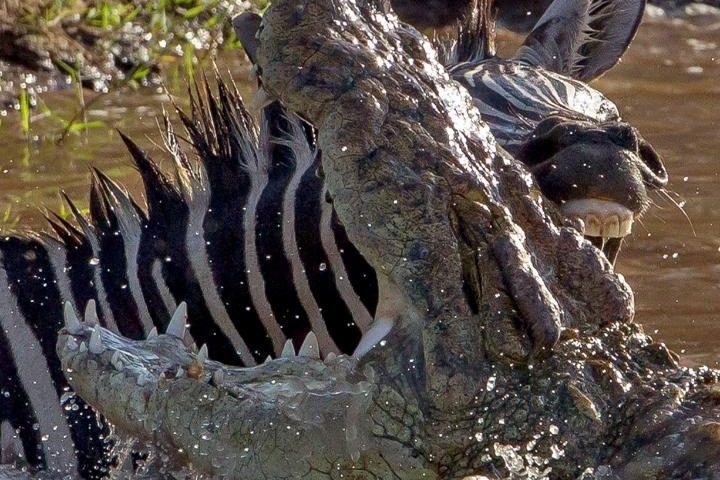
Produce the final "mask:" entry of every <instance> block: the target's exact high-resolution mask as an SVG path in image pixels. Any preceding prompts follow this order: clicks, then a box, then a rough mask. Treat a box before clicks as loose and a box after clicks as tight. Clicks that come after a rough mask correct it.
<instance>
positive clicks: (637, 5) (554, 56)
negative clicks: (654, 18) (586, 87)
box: [515, 0, 646, 82]
mask: <svg viewBox="0 0 720 480" xmlns="http://www.w3.org/2000/svg"><path fill="white" fill-rule="evenodd" d="M645 3H646V0H555V1H554V2H553V3H552V4H551V5H550V6H549V7H548V9H547V10H546V11H545V13H544V14H543V16H542V17H540V20H538V22H537V23H536V24H535V27H534V28H533V30H532V32H530V35H529V36H528V37H527V39H526V40H525V43H524V44H523V46H522V47H520V49H519V50H518V51H517V53H516V54H515V59H516V60H519V61H523V62H527V63H530V64H531V65H537V66H539V67H543V68H546V69H548V70H552V71H554V72H557V73H560V74H563V75H568V76H571V77H573V78H576V79H578V80H582V81H585V82H588V81H590V80H593V79H595V78H597V77H599V76H600V75H602V74H603V73H605V72H606V71H607V70H609V69H610V68H612V67H613V66H614V65H615V64H616V63H617V62H618V61H620V57H622V55H623V53H625V50H627V48H628V46H629V45H630V42H631V41H632V39H633V38H634V37H635V33H636V32H637V29H638V27H639V26H640V20H641V19H642V16H643V12H644V11H645Z"/></svg>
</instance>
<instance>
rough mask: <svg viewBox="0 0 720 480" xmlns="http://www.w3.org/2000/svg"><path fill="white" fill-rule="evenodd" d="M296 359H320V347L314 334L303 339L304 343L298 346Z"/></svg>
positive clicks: (309, 334)
mask: <svg viewBox="0 0 720 480" xmlns="http://www.w3.org/2000/svg"><path fill="white" fill-rule="evenodd" d="M298 357H309V358H317V359H320V347H319V346H318V339H317V336H316V335H315V333H313V332H310V333H308V334H307V337H305V341H304V342H303V343H302V345H301V346H300V351H299V352H298Z"/></svg>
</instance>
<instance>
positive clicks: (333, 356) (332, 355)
mask: <svg viewBox="0 0 720 480" xmlns="http://www.w3.org/2000/svg"><path fill="white" fill-rule="evenodd" d="M336 358H337V355H336V354H335V352H329V353H328V354H327V355H325V361H326V362H332V361H333V360H335V359H336Z"/></svg>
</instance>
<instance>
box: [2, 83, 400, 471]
mask: <svg viewBox="0 0 720 480" xmlns="http://www.w3.org/2000/svg"><path fill="white" fill-rule="evenodd" d="M218 89H219V90H218V96H217V98H215V97H212V96H206V97H205V96H202V95H200V94H199V93H198V94H196V95H195V96H194V97H193V99H192V112H193V116H192V117H189V116H187V115H185V114H184V113H182V112H179V116H180V118H181V120H182V124H183V127H184V129H185V135H186V136H187V138H189V139H190V144H191V148H190V150H189V151H187V152H186V151H184V150H183V149H181V148H180V143H179V140H178V136H177V135H176V134H175V132H174V130H173V127H172V125H171V124H170V122H169V121H167V120H166V124H165V127H166V128H165V133H164V142H165V146H166V149H167V151H168V153H169V157H170V159H171V168H170V169H169V173H165V172H164V171H162V170H161V169H160V168H159V167H158V164H157V163H155V162H154V161H153V160H151V159H150V158H149V157H147V156H146V155H145V153H144V152H143V151H141V150H140V149H139V148H138V146H137V145H135V144H134V143H133V142H132V141H130V140H129V139H127V138H124V140H125V141H126V143H127V146H128V148H129V150H130V153H131V155H132V157H133V160H134V162H135V165H136V166H137V168H138V170H139V172H140V174H141V176H142V179H143V182H144V186H145V198H146V201H147V207H146V208H143V207H141V206H140V205H139V204H138V203H137V202H136V201H135V200H134V199H133V198H132V197H131V196H130V195H129V194H128V193H127V191H126V190H125V189H124V188H122V187H121V186H120V185H118V184H116V183H115V182H113V181H112V180H111V179H109V178H108V177H107V176H105V175H104V174H103V173H101V172H99V171H95V172H93V178H92V187H91V192H90V214H89V215H88V216H85V215H83V214H82V213H81V210H80V209H79V208H78V207H77V206H76V205H75V204H74V203H73V202H72V201H70V199H67V202H68V205H69V206H70V211H71V212H72V215H73V217H74V220H75V223H71V222H70V221H69V220H67V219H63V218H60V217H58V216H54V217H53V218H50V225H51V227H52V230H53V233H52V234H46V233H43V234H30V235H16V236H9V237H5V238H4V239H2V240H0V322H1V324H2V330H0V374H1V375H2V377H0V426H2V428H0V458H1V459H2V460H3V461H12V460H19V461H21V462H22V463H23V464H26V465H28V466H29V467H30V468H32V469H47V470H49V471H52V472H56V473H58V474H61V475H70V476H71V477H77V476H81V477H83V478H101V477H103V476H105V475H106V474H107V471H108V468H109V467H110V464H111V461H112V455H111V453H110V452H111V449H112V448H113V445H112V444H111V443H110V442H108V441H107V440H106V438H107V436H108V433H109V431H108V429H107V427H106V426H104V425H102V423H99V419H97V418H96V416H95V414H94V412H93V411H92V410H91V409H90V408H89V407H88V406H87V405H85V404H84V403H83V402H82V401H81V400H80V399H78V398H75V397H73V396H72V395H71V394H70V393H69V392H68V385H67V381H66V379H65V376H64V372H62V370H61V368H60V364H59V361H58V358H57V355H56V353H55V344H56V340H57V331H58V330H59V328H60V327H61V325H62V321H63V320H62V319H63V311H62V305H63V302H64V301H69V302H70V303H71V305H72V307H73V308H74V310H75V312H76V314H78V315H81V314H82V312H83V311H84V310H85V308H86V305H88V302H90V300H93V301H94V303H93V305H94V306H95V307H96V308H97V318H98V321H99V323H100V324H101V325H103V326H105V327H107V328H110V329H112V330H115V331H117V332H119V333H121V334H123V335H125V336H127V337H130V338H135V339H139V338H144V337H145V336H146V335H147V334H148V333H149V332H150V331H151V330H152V329H153V328H157V329H158V330H161V331H164V329H165V328H166V326H167V323H168V321H169V319H170V316H171V315H172V313H173V311H174V309H175V307H176V306H177V305H178V304H180V302H186V304H187V307H188V313H189V315H190V316H191V318H193V323H192V325H191V326H190V328H189V335H188V337H187V339H186V340H187V341H188V342H194V343H195V344H196V345H201V344H207V345H208V347H209V351H210V352H211V353H212V357H213V358H214V359H215V360H218V361H222V362H223V363H228V364H235V365H241V366H251V365H256V364H258V363H261V362H262V361H264V359H265V358H266V357H268V356H270V357H277V356H279V355H280V354H281V353H282V350H283V348H286V344H287V343H288V342H289V343H290V344H291V345H292V346H293V350H295V351H297V350H298V349H299V348H300V347H301V344H302V343H303V341H304V340H305V338H306V337H307V335H308V333H309V332H310V331H312V332H313V333H314V334H315V336H316V337H317V339H318V344H319V348H320V352H321V354H322V355H326V354H328V353H330V352H334V353H346V354H352V353H353V352H354V351H355V350H356V348H357V347H358V345H360V346H361V350H362V351H366V350H367V349H368V348H370V347H371V346H372V343H374V342H376V341H378V340H379V338H381V337H382V335H379V334H378V332H381V333H382V334H385V333H387V331H388V330H389V326H388V324H387V322H386V321H385V322H380V324H379V327H378V326H376V327H374V328H373V327H372V323H373V315H374V314H375V310H376V306H377V303H378V286H377V280H376V277H375V273H374V271H373V270H372V268H371V267H370V266H369V265H368V264H367V262H366V261H365V260H364V259H363V257H362V255H361V254H360V253H359V252H358V251H357V249H356V248H355V247H354V246H353V245H352V243H351V242H350V241H349V239H348V238H347V235H346V233H345V231H344V228H343V227H342V225H341V224H340V222H339V221H338V219H337V216H336V214H335V212H334V209H333V206H332V201H331V199H330V198H329V196H328V194H327V190H326V188H325V185H324V182H323V179H322V177H321V174H320V171H319V167H320V155H319V152H318V151H317V149H316V148H315V145H314V138H313V133H312V129H310V128H309V127H308V126H306V125H304V124H303V123H302V121H301V120H299V119H298V118H297V117H294V116H290V115H287V114H286V113H285V112H284V111H283V110H282V109H281V108H280V107H278V106H277V105H274V106H271V107H269V108H268V109H266V111H265V112H264V114H263V119H262V121H261V125H260V127H258V126H256V124H255V122H254V120H253V119H252V117H251V116H250V114H249V113H248V112H247V111H246V110H245V109H244V106H243V105H242V102H241V100H240V98H239V95H238V94H237V92H236V91H235V90H234V89H232V88H229V87H228V86H226V85H224V84H223V83H222V82H220V83H219V85H218ZM219 99H221V100H219ZM366 334H367V335H366Z"/></svg>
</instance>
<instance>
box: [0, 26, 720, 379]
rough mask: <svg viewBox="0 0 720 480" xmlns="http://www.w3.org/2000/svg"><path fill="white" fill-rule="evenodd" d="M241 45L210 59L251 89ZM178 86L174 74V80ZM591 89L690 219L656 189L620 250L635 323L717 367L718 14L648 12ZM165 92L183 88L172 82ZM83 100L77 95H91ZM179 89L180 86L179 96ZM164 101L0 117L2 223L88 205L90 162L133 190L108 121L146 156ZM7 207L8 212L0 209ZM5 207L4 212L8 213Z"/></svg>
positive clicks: (691, 359)
mask: <svg viewBox="0 0 720 480" xmlns="http://www.w3.org/2000/svg"><path fill="white" fill-rule="evenodd" d="M239 57H240V54H239V53H236V54H232V55H227V56H226V57H223V58H221V59H220V60H219V63H220V64H222V65H223V68H224V69H225V68H227V69H229V70H230V71H231V72H232V73H233V76H234V77H235V78H236V79H238V81H240V82H241V89H242V90H243V93H244V94H250V93H251V88H252V87H251V84H250V82H247V81H246V79H247V76H248V75H247V74H248V71H247V66H245V65H243V64H242V63H241V62H240V61H239V60H238V58H239ZM171 83H178V82H171ZM597 86H598V87H599V88H600V89H601V90H602V91H603V92H605V93H606V94H607V95H608V96H609V97H610V98H612V99H613V100H615V101H616V102H617V103H618V104H619V105H620V108H621V111H622V112H623V114H624V116H625V117H626V119H628V120H629V121H630V122H632V123H633V124H634V125H636V126H637V127H638V128H639V129H640V130H641V132H642V133H643V135H644V136H645V137H646V138H647V139H648V140H650V141H651V142H652V143H653V145H655V147H656V148H657V149H658V150H659V151H660V152H661V153H662V155H663V156H664V158H665V161H666V163H667V166H668V170H669V171H670V174H671V178H672V181H671V185H670V189H671V190H672V192H674V193H673V196H674V198H675V200H676V202H677V203H679V204H680V205H682V208H683V210H684V212H685V214H687V217H689V220H688V219H687V218H686V217H685V214H683V213H682V212H681V210H680V209H679V208H678V207H676V206H674V205H673V204H671V203H670V202H669V201H667V200H666V199H663V198H661V197H660V196H656V197H655V203H656V204H657V206H656V207H654V208H652V209H651V211H650V212H648V213H647V214H646V215H645V216H644V218H643V219H642V223H641V224H638V223H636V224H635V228H634V234H633V236H632V238H630V239H629V241H627V242H626V245H625V247H624V249H623V252H622V253H621V256H620V261H619V264H618V265H617V270H618V271H620V272H621V273H622V274H623V275H625V277H626V278H627V280H628V281H629V283H630V284H631V285H632V287H633V290H634V292H635V301H636V307H637V316H636V319H637V321H639V322H641V323H642V324H643V325H644V326H645V328H646V330H647V331H648V332H650V333H652V334H653V336H654V337H655V338H656V339H658V340H661V341H664V342H666V343H667V344H668V345H669V346H670V347H671V348H673V349H674V350H676V351H678V352H682V353H683V354H684V363H686V364H688V365H694V364H700V363H704V364H710V365H712V366H715V367H718V366H720V134H719V133H718V130H719V129H720V17H697V18H693V19H690V20H682V21H680V20H667V19H662V20H658V19H653V20H648V21H646V22H645V23H644V24H643V26H642V27H641V30H640V33H639V35H638V38H637V39H636V41H635V43H634V44H633V46H632V48H631V49H630V51H629V53H628V54H627V55H626V57H625V59H624V61H623V62H622V63H621V64H620V65H619V66H618V67H617V68H616V69H615V70H613V71H612V72H611V73H610V74H608V75H607V76H605V77H604V78H603V79H601V80H600V81H599V82H598V83H597ZM171 89H172V90H174V91H176V92H182V91H183V89H182V87H181V86H180V85H171ZM74 95H75V92H73V91H72V90H67V91H61V92H55V93H50V94H46V95H45V96H44V97H43V98H44V101H45V102H46V103H47V104H48V105H49V106H50V107H51V108H52V110H53V115H55V116H56V117H64V118H69V117H71V116H72V115H73V112H74V109H75V107H76V104H77V103H76V100H75V96H74ZM90 98H91V97H90V96H88V97H86V101H88V100H90ZM186 98H187V95H185V94H182V93H181V94H179V95H178V99H179V102H180V103H184V102H185V99H186ZM164 103H165V104H167V97H166V96H165V95H164V94H163V93H162V92H161V91H157V90H142V91H123V92H115V93H112V94H109V95H106V96H103V97H102V98H100V99H98V100H97V101H96V102H95V103H94V104H93V105H92V107H91V108H90V111H89V112H88V117H89V120H101V121H103V122H104V123H105V127H104V128H96V129H91V130H89V131H88V132H87V133H85V134H82V135H75V136H72V137H70V138H68V140H67V141H65V142H64V144H63V145H62V146H57V145H55V142H54V139H55V138H56V137H57V135H58V133H59V132H60V131H61V130H62V127H61V125H60V121H58V120H57V118H53V116H48V115H47V114H43V113H42V112H40V111H36V112H35V118H33V122H32V129H31V134H30V137H31V138H30V141H29V142H28V141H27V140H26V139H25V137H24V136H23V135H22V134H21V133H20V128H19V125H18V123H17V117H18V116H17V114H16V113H15V112H6V113H5V114H4V115H2V116H0V122H2V123H1V124H0V221H2V222H4V223H5V229H6V230H7V229H8V227H9V226H11V225H12V224H13V221H12V220H3V217H5V216H9V217H12V218H17V219H18V221H17V223H16V224H15V226H14V228H15V229H20V230H22V229H30V228H40V227H41V226H43V215H42V211H41V208H43V207H49V208H52V209H57V208H58V206H59V205H60V200H59V196H58V190H59V188H62V189H64V190H65V191H66V192H67V193H68V194H69V195H70V197H71V198H73V199H76V200H78V201H79V203H80V204H81V205H87V202H86V199H87V191H88V178H89V173H88V172H89V171H88V168H89V166H91V165H93V166H96V167H99V168H101V169H103V170H104V171H105V172H106V173H108V174H109V175H110V176H111V177H112V178H115V179H117V180H119V181H121V182H122V183H124V184H125V185H126V186H127V187H128V188H129V190H130V191H132V192H139V191H140V183H139V178H138V176H137V174H136V172H135V171H134V170H133V168H132V167H131V166H130V164H129V158H128V155H127V154H126V153H125V150H124V147H123V145H122V143H121V141H120V138H119V137H118V135H117V133H116V132H115V131H114V128H118V129H120V130H122V131H124V132H126V133H128V134H129V135H131V136H132V137H134V138H136V139H138V140H139V142H140V143H141V144H142V145H143V146H144V147H146V148H147V149H148V150H149V151H150V152H151V153H153V152H155V153H159V151H160V149H159V148H158V147H156V146H154V145H153V143H152V141H151V139H154V140H158V139H159V136H158V134H157V123H156V122H157V121H158V120H159V119H160V117H159V115H160V112H161V106H162V105H163V104H164ZM8 208H9V209H10V211H9V212H8V210H7V209H8ZM5 213H8V214H7V215H5Z"/></svg>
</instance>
